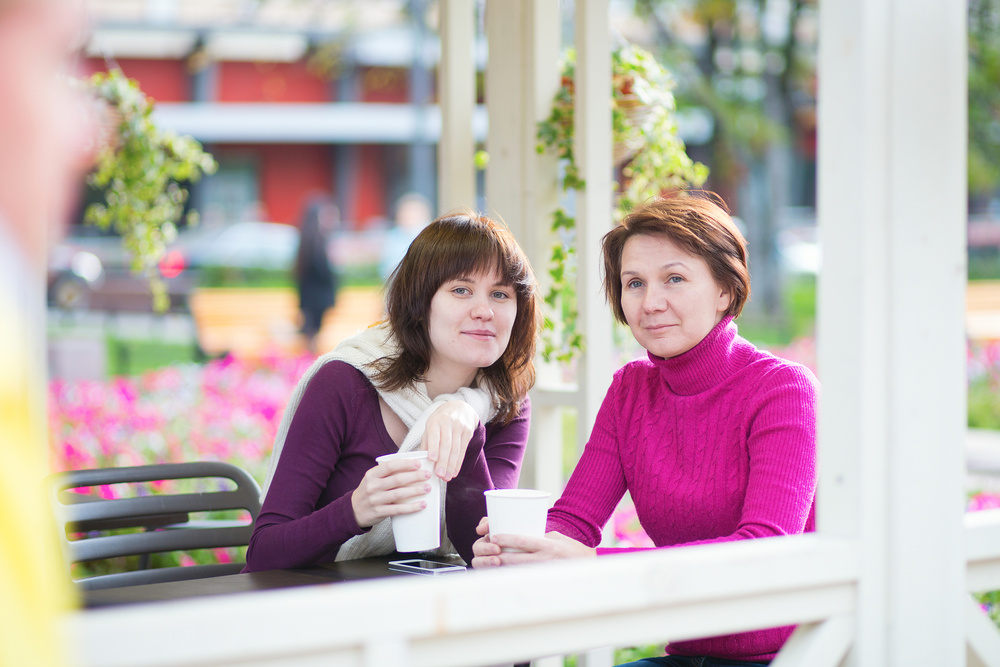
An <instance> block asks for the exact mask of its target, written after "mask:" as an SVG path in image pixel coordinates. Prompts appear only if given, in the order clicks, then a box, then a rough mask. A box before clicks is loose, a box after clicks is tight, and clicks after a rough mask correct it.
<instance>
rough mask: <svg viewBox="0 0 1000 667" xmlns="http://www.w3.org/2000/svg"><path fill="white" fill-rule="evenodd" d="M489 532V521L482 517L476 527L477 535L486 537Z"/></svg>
mask: <svg viewBox="0 0 1000 667" xmlns="http://www.w3.org/2000/svg"><path fill="white" fill-rule="evenodd" d="M489 532H490V520H489V519H488V518H487V517H485V516H484V517H483V518H482V519H480V520H479V525H478V526H476V534H477V535H488V534H489Z"/></svg>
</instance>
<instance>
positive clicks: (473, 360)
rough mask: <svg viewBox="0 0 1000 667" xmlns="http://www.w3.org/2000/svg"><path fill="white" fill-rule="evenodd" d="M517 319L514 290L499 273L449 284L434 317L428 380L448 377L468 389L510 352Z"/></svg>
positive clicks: (434, 303)
mask: <svg viewBox="0 0 1000 667" xmlns="http://www.w3.org/2000/svg"><path fill="white" fill-rule="evenodd" d="M515 317H517V295H516V293H515V291H514V287H513V285H508V284H506V283H503V282H502V279H501V277H500V275H499V274H498V273H497V272H496V270H491V271H489V272H487V273H481V274H477V275H473V276H463V277H456V278H452V279H451V280H447V281H445V282H444V283H443V284H442V285H441V286H440V287H439V288H438V290H437V292H435V293H434V297H433V298H432V299H431V307H430V312H429V314H428V335H429V336H430V341H431V360H430V368H429V369H428V376H431V375H438V374H441V373H446V374H447V375H448V377H450V378H453V379H456V380H458V382H459V384H460V385H461V386H468V385H469V384H470V383H471V382H472V379H473V378H474V377H475V375H476V372H477V371H478V370H479V369H480V368H486V367H487V366H492V365H493V363H494V362H495V361H496V360H497V359H499V358H500V356H501V355H502V354H503V353H504V350H506V349H507V343H508V342H510V332H511V329H512V328H513V327H514V319H515ZM465 378H467V379H465Z"/></svg>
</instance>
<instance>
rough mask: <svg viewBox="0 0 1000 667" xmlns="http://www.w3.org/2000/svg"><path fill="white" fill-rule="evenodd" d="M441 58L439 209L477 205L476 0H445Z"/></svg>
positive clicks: (439, 77) (441, 4)
mask: <svg viewBox="0 0 1000 667" xmlns="http://www.w3.org/2000/svg"><path fill="white" fill-rule="evenodd" d="M440 12H441V61H440V70H439V73H438V82H439V84H438V87H439V89H440V97H441V125H442V127H444V128H448V131H447V132H441V139H440V141H439V142H438V209H439V210H440V211H442V212H444V211H448V210H451V209H453V208H457V207H460V206H468V207H469V208H473V209H474V208H475V207H476V169H475V164H474V162H473V155H474V154H475V150H476V144H475V137H474V136H473V127H472V118H473V112H474V110H475V107H476V59H475V57H474V54H473V43H474V40H475V36H476V7H475V3H474V2H473V0H441V3H440Z"/></svg>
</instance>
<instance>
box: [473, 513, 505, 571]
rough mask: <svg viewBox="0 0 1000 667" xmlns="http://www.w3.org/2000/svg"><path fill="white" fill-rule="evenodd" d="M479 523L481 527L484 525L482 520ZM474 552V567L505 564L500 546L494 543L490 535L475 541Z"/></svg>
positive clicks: (480, 567)
mask: <svg viewBox="0 0 1000 667" xmlns="http://www.w3.org/2000/svg"><path fill="white" fill-rule="evenodd" d="M484 521H485V519H484ZM479 525H480V527H481V526H482V525H483V524H482V522H480V524H479ZM476 530H477V531H478V530H479V529H478V528H477V529H476ZM472 554H473V558H472V563H471V565H472V567H473V568H474V569H482V568H487V567H499V566H500V565H503V561H502V560H500V547H499V546H497V545H495V544H492V543H491V542H490V539H489V537H483V538H480V539H478V540H476V541H475V542H473V544H472Z"/></svg>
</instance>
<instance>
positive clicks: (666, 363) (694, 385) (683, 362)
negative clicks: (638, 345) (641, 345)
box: [647, 316, 749, 396]
mask: <svg viewBox="0 0 1000 667" xmlns="http://www.w3.org/2000/svg"><path fill="white" fill-rule="evenodd" d="M741 340H742V339H740V338H739V337H738V336H737V328H736V323H735V322H733V318H732V316H727V317H724V318H722V320H721V321H720V322H719V323H718V324H716V325H715V327H714V328H713V329H712V330H711V331H710V332H709V333H708V335H707V336H705V337H704V338H703V339H701V342H699V343H698V344H697V345H695V346H694V347H692V348H691V349H690V350H688V351H687V352H684V353H682V354H678V355H677V356H676V357H671V358H669V359H664V358H663V357H658V356H656V355H655V354H652V353H647V354H648V356H649V360H650V361H652V362H653V365H654V366H656V367H657V368H658V369H659V370H660V375H661V377H662V378H663V379H664V381H665V382H666V383H667V386H668V387H670V390H671V391H673V392H674V393H675V394H679V395H681V396H693V395H694V394H699V393H701V392H703V391H706V390H708V389H711V388H712V387H714V386H716V385H718V384H719V383H720V382H722V381H723V380H725V379H726V378H727V377H729V376H730V375H732V374H733V372H735V371H736V370H737V369H738V368H739V367H741V366H742V365H743V364H745V363H746V356H747V355H746V354H740V353H739V352H740V349H741V348H742V347H744V346H745V344H744V345H740V341H741ZM747 351H749V350H744V352H747Z"/></svg>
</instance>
